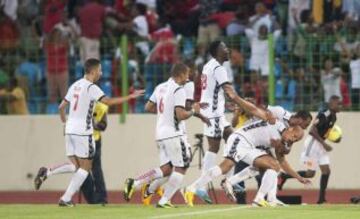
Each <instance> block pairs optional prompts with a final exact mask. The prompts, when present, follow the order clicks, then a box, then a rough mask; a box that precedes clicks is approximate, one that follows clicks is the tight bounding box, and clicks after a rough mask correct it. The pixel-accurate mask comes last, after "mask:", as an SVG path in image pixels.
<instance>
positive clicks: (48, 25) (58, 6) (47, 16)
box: [43, 0, 66, 34]
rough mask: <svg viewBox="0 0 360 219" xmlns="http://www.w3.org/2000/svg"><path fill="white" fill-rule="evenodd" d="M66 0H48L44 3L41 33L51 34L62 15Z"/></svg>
mask: <svg viewBox="0 0 360 219" xmlns="http://www.w3.org/2000/svg"><path fill="white" fill-rule="evenodd" d="M65 3H66V0H49V1H47V2H46V3H45V8H44V23H43V31H44V33H45V34H48V33H50V32H51V30H52V29H53V28H54V26H55V24H57V23H59V22H60V21H61V19H62V15H63V13H64V9H65Z"/></svg>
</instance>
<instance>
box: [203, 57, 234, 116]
mask: <svg viewBox="0 0 360 219" xmlns="http://www.w3.org/2000/svg"><path fill="white" fill-rule="evenodd" d="M226 83H230V82H229V79H228V76H227V73H226V69H225V67H223V66H222V65H220V63H219V62H218V61H216V60H215V59H214V58H213V59H211V60H210V61H209V62H207V63H206V64H205V65H204V68H203V70H202V75H201V88H202V91H201V100H200V102H201V103H208V104H209V107H207V108H206V109H202V110H201V111H200V112H201V114H203V115H204V116H206V117H208V118H215V117H221V116H223V115H224V113H225V95H224V90H223V89H222V87H221V86H222V85H223V84H226Z"/></svg>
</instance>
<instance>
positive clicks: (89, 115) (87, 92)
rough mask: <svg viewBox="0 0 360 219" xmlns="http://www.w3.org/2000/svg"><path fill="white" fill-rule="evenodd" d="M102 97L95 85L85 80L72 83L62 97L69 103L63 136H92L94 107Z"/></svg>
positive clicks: (100, 91) (102, 94) (102, 93)
mask: <svg viewBox="0 0 360 219" xmlns="http://www.w3.org/2000/svg"><path fill="white" fill-rule="evenodd" d="M104 96H105V95H104V92H103V91H102V90H101V89H100V88H99V87H98V86H97V85H96V84H94V83H92V82H90V81H88V80H86V79H85V78H82V79H80V80H77V81H76V82H74V83H73V84H72V85H71V86H70V88H69V90H68V91H67V93H66V95H65V97H64V99H65V101H67V102H69V103H70V107H69V115H68V119H67V121H66V127H65V134H73V135H92V134H93V124H92V121H93V110H94V106H95V103H96V102H97V101H99V100H101V98H102V97H104Z"/></svg>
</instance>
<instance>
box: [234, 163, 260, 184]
mask: <svg viewBox="0 0 360 219" xmlns="http://www.w3.org/2000/svg"><path fill="white" fill-rule="evenodd" d="M258 174H259V171H257V170H256V169H255V168H253V167H250V166H248V167H246V168H245V169H243V170H242V171H240V172H238V173H237V174H235V175H233V176H231V177H229V178H228V179H227V180H228V181H229V182H230V184H231V185H235V184H238V183H239V182H242V181H245V180H247V179H250V178H252V177H254V176H257V175H258Z"/></svg>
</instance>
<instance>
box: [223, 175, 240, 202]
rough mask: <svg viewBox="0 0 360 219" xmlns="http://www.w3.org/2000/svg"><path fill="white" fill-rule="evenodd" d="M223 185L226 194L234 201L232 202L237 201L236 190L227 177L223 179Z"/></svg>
mask: <svg viewBox="0 0 360 219" xmlns="http://www.w3.org/2000/svg"><path fill="white" fill-rule="evenodd" d="M220 185H221V187H222V189H223V190H224V192H225V194H226V196H227V197H228V198H229V199H230V200H231V201H232V202H236V197H235V195H234V190H233V187H232V185H231V184H230V183H229V181H227V180H226V179H223V180H222V181H221V184H220Z"/></svg>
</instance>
